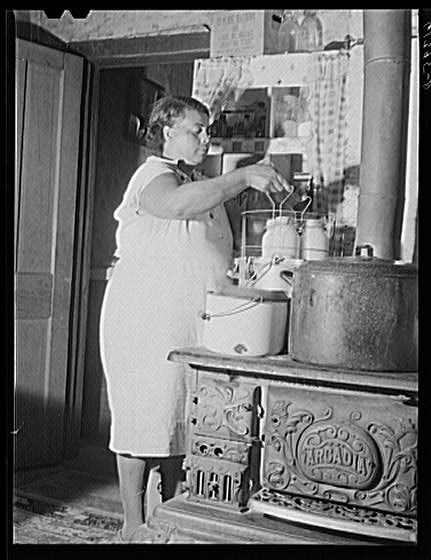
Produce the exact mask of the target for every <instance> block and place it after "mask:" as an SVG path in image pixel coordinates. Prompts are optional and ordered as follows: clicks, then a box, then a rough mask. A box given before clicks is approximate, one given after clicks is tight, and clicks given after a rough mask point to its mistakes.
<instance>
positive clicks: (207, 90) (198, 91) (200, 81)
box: [193, 56, 253, 119]
mask: <svg viewBox="0 0 431 560" xmlns="http://www.w3.org/2000/svg"><path fill="white" fill-rule="evenodd" d="M250 60H251V57H249V56H241V57H220V58H208V59H202V60H198V61H197V63H196V69H195V76H194V83H193V97H195V98H196V99H198V100H199V101H201V102H202V103H204V104H205V105H206V106H207V107H208V108H209V110H210V113H211V119H215V118H216V117H217V116H218V115H219V113H220V112H221V111H222V110H223V109H224V108H225V107H226V105H227V104H228V102H229V101H231V100H232V99H234V100H238V99H239V97H240V96H241V93H242V91H243V90H244V89H246V88H248V87H251V86H252V84H253V75H252V73H251V71H250Z"/></svg>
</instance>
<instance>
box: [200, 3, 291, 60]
mask: <svg viewBox="0 0 431 560" xmlns="http://www.w3.org/2000/svg"><path fill="white" fill-rule="evenodd" d="M282 12H283V10H230V11H229V13H226V12H224V13H219V14H215V15H214V16H213V19H212V22H211V39H210V56H211V57H217V56H246V55H252V56H254V55H259V54H274V53H277V52H279V50H278V46H277V34H278V28H279V24H277V23H276V22H274V20H273V19H272V16H273V15H274V14H275V15H280V14H281V13H282Z"/></svg>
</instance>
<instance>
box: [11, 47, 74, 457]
mask: <svg viewBox="0 0 431 560" xmlns="http://www.w3.org/2000/svg"><path fill="white" fill-rule="evenodd" d="M16 57H17V66H16V80H17V96H16V98H17V115H16V117H17V144H18V145H17V152H16V153H17V160H16V166H17V167H16V177H17V197H16V205H17V208H16V263H15V265H16V279H15V293H16V332H15V334H16V339H15V340H16V362H15V363H16V366H15V367H16V371H15V374H16V385H15V392H16V395H15V396H16V408H15V423H16V429H18V430H19V431H18V433H17V435H16V439H15V443H16V445H15V466H16V467H17V468H20V467H28V466H36V465H47V464H50V463H57V462H60V461H61V460H62V457H63V437H64V418H65V407H66V387H67V381H68V380H67V375H68V367H67V365H68V344H69V319H70V305H71V284H72V271H73V247H74V235H75V218H76V217H75V212H76V200H77V185H78V156H79V137H80V104H81V93H82V69H83V59H82V58H80V57H78V56H75V55H70V54H68V53H63V52H60V51H56V50H54V49H50V48H47V47H43V46H41V45H36V44H33V43H29V42H26V41H22V40H17V47H16Z"/></svg>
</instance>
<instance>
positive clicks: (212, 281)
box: [100, 97, 288, 542]
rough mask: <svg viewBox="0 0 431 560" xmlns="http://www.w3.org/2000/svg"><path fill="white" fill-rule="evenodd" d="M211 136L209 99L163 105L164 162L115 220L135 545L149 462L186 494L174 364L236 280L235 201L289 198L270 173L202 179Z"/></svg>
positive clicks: (180, 382) (148, 173)
mask: <svg viewBox="0 0 431 560" xmlns="http://www.w3.org/2000/svg"><path fill="white" fill-rule="evenodd" d="M208 130H209V112H208V109H207V108H206V107H205V106H204V105H202V104H201V103H200V102H199V101H197V100H195V99H193V98H187V97H185V98H184V97H177V98H174V97H167V98H163V99H160V100H159V101H157V102H156V103H155V105H154V107H153V110H152V114H151V117H150V121H149V126H148V133H147V137H148V139H149V141H152V144H153V146H154V148H155V151H158V154H159V155H155V156H150V157H149V158H148V159H147V161H146V162H145V163H144V164H143V165H141V166H140V167H139V168H138V169H137V170H136V172H135V173H134V175H133V176H132V178H131V180H130V182H129V184H128V187H127V190H126V192H125V194H124V197H123V200H122V203H121V204H120V206H119V207H118V208H117V210H116V211H115V213H114V217H115V219H116V220H117V221H118V222H119V225H118V228H117V232H116V242H117V251H116V256H117V258H118V262H117V264H116V266H115V269H114V272H113V275H112V277H111V279H110V280H109V282H108V286H107V289H106V292H105V297H104V301H103V305H102V313H101V321H100V348H101V357H102V364H103V368H104V373H105V376H106V380H107V391H108V399H109V405H110V410H111V418H112V423H111V438H110V444H109V448H110V449H111V450H112V451H113V452H114V453H115V454H116V459H117V469H118V476H119V484H120V494H121V499H122V503H123V508H124V524H123V528H122V538H123V540H124V541H126V542H139V538H140V533H142V535H141V536H143V533H144V532H145V526H144V525H143V523H144V519H143V507H142V503H143V502H142V499H143V496H144V495H145V486H146V481H144V473H146V472H148V465H149V464H154V461H157V463H158V464H159V465H160V469H161V474H162V497H163V499H168V498H170V497H173V496H174V495H175V494H176V493H178V491H179V490H178V488H179V484H178V483H179V481H180V480H181V474H182V473H181V459H182V458H183V456H184V454H185V441H184V438H185V420H186V419H185V400H186V375H185V371H186V367H185V366H184V365H182V364H176V363H173V362H169V361H168V360H167V356H168V354H169V352H170V351H171V350H172V349H174V348H178V347H182V346H193V345H199V344H200V341H201V327H200V323H201V322H199V320H198V316H199V311H202V310H203V309H204V307H205V296H206V292H207V290H211V289H217V287H219V286H220V285H221V284H222V283H224V282H227V281H228V278H227V275H226V272H227V270H228V268H229V266H230V264H231V259H232V234H231V231H230V226H229V222H228V218H227V215H226V212H225V209H224V206H223V203H224V202H225V201H226V200H228V199H230V198H232V197H234V196H236V195H237V194H239V193H240V192H241V191H243V190H244V189H246V188H247V187H253V188H255V189H257V190H259V191H262V192H264V191H267V192H279V191H282V190H284V189H286V188H288V184H287V183H286V182H285V180H284V179H283V177H282V176H281V175H280V174H279V173H278V172H277V171H276V170H275V169H274V168H272V167H271V166H270V165H263V164H259V163H258V164H255V165H251V166H248V167H243V168H240V169H235V170H234V171H231V172H229V173H226V174H224V175H222V176H219V177H215V178H211V179H209V178H202V176H200V177H199V176H197V175H196V172H195V171H194V168H195V167H196V166H197V165H199V164H200V163H201V162H202V161H203V159H204V158H205V156H206V154H207V151H208V147H209V141H210V139H209V133H208ZM146 465H147V469H146V468H145V467H146ZM169 467H170V468H169Z"/></svg>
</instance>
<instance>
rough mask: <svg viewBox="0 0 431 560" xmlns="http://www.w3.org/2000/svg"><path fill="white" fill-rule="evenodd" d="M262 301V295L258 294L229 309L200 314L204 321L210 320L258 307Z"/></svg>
mask: <svg viewBox="0 0 431 560" xmlns="http://www.w3.org/2000/svg"><path fill="white" fill-rule="evenodd" d="M262 301H263V298H262V296H256V297H254V298H252V299H250V300H249V301H247V302H246V303H242V304H241V305H238V306H237V307H234V308H233V309H230V310H229V311H223V312H220V313H209V312H208V311H203V312H201V313H200V316H201V319H203V320H204V321H210V320H211V319H214V317H228V316H229V315H235V314H236V313H241V312H242V311H248V310H249V309H252V308H253V307H256V305H259V304H260V303H262Z"/></svg>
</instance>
